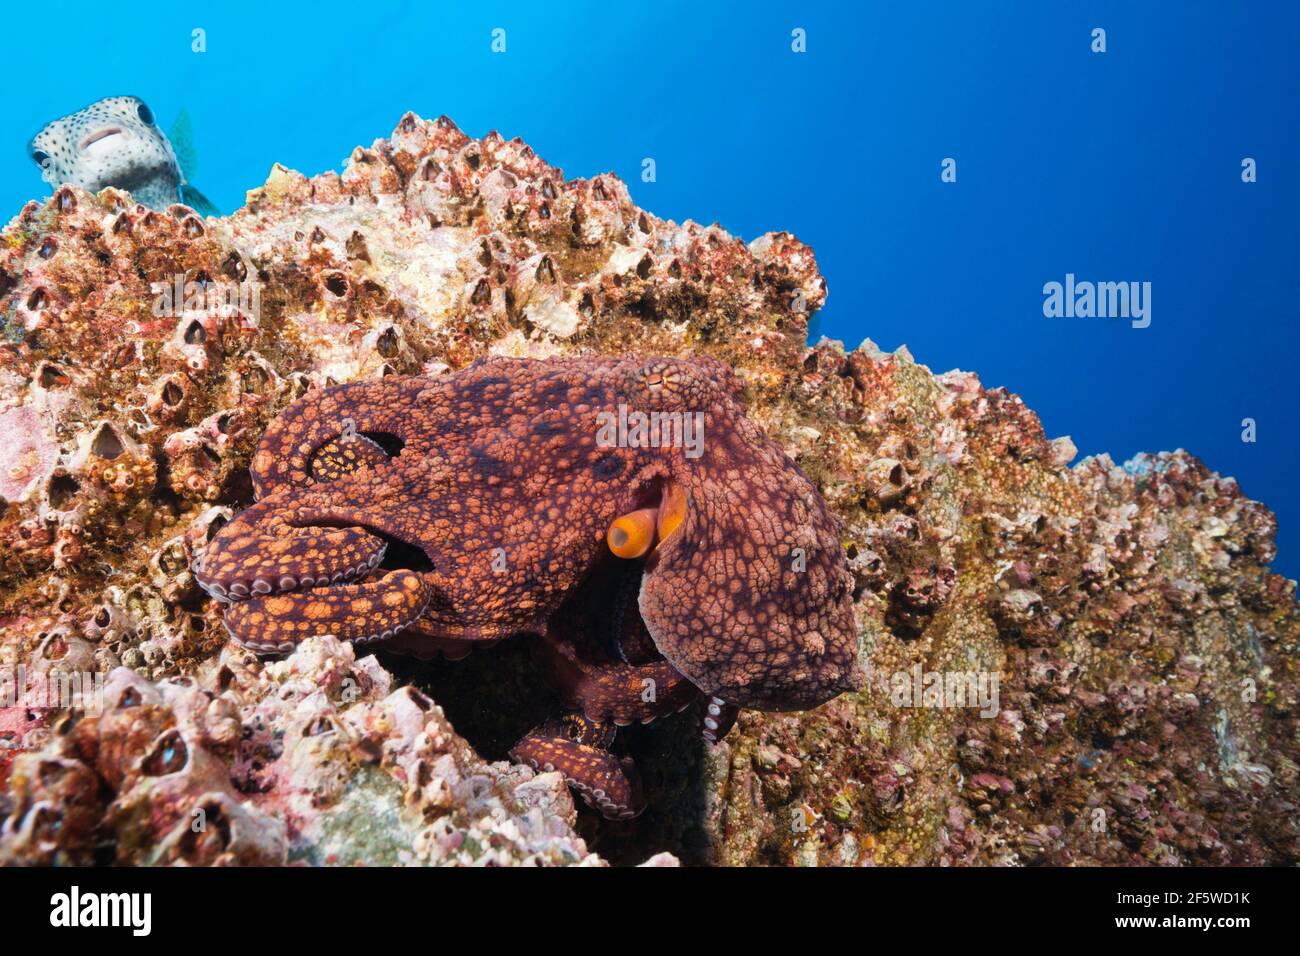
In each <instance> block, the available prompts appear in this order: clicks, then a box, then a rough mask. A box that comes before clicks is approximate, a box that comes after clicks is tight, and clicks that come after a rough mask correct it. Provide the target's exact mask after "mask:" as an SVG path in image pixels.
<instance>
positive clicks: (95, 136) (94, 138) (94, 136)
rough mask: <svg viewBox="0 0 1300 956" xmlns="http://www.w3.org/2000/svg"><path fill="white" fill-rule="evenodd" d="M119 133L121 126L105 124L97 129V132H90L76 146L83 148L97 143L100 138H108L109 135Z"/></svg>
mask: <svg viewBox="0 0 1300 956" xmlns="http://www.w3.org/2000/svg"><path fill="white" fill-rule="evenodd" d="M121 134H122V127H120V126H106V127H104V128H103V129H101V130H99V131H98V132H94V133H91V134H90V135H89V136H87V137H86V138H85V139H83V140H82V141H81V145H80V146H79V147H78V148H79V149H82V150H85V149H86V148H87V147H88V146H90V145H91V144H92V143H98V142H99V141H100V140H102V139H108V137H110V136H120V135H121Z"/></svg>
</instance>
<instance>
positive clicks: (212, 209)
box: [181, 183, 221, 216]
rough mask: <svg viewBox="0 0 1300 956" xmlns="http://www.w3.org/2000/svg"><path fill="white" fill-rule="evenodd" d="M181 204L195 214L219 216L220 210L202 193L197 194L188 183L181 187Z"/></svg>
mask: <svg viewBox="0 0 1300 956" xmlns="http://www.w3.org/2000/svg"><path fill="white" fill-rule="evenodd" d="M181 202H183V203H185V205H187V206H189V207H190V208H191V209H193V210H194V211H195V212H200V213H202V214H203V215H205V216H220V215H221V210H220V209H218V208H217V207H216V206H214V205H213V204H212V200H211V199H209V198H208V197H207V196H205V195H203V193H201V192H199V191H198V190H197V189H195V188H194V187H193V186H191V185H190V184H189V183H185V184H183V185H182V186H181Z"/></svg>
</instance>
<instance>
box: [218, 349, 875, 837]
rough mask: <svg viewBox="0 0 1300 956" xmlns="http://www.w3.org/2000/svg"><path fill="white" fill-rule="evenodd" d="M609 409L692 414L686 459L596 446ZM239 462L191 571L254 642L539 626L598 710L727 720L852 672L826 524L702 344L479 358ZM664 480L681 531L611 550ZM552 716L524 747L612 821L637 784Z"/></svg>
mask: <svg viewBox="0 0 1300 956" xmlns="http://www.w3.org/2000/svg"><path fill="white" fill-rule="evenodd" d="M620 405H621V406H624V407H625V409H626V410H627V411H630V412H635V411H640V412H644V413H652V412H656V411H659V412H684V413H694V412H698V413H701V414H702V416H703V423H704V431H703V442H702V445H701V447H700V449H699V452H700V453H699V454H698V456H695V455H688V454H687V449H686V448H684V447H682V443H680V442H678V443H667V444H666V443H664V442H661V443H659V445H658V446H657V447H619V446H618V445H610V444H609V443H607V442H604V441H602V440H598V435H599V434H600V429H599V424H600V419H599V418H598V416H599V414H600V413H602V412H608V413H611V414H613V415H617V414H618V411H619V407H620ZM626 444H629V445H633V444H635V443H633V442H628V443H626ZM251 474H252V480H253V487H254V490H255V493H256V495H257V498H258V500H257V502H256V503H255V504H253V505H252V506H250V507H249V508H247V509H245V510H244V511H243V512H241V513H240V514H238V515H237V516H236V517H235V518H234V519H233V520H232V521H231V522H230V523H229V524H228V525H227V526H226V527H225V528H223V529H222V530H221V532H220V533H219V534H218V535H217V536H216V537H215V538H214V539H213V541H212V542H211V544H210V545H209V546H208V548H207V549H206V552H205V554H204V555H203V556H202V557H201V559H200V561H199V563H198V564H197V565H196V569H195V572H196V577H197V579H198V581H199V583H200V584H201V585H202V586H203V587H204V588H205V589H206V590H208V592H209V593H211V594H212V595H214V596H216V597H218V598H219V599H222V600H227V601H230V602H231V605H230V607H229V608H228V610H227V612H226V615H225V621H226V625H227V628H228V629H229V631H230V632H231V634H232V636H233V637H234V639H235V640H236V641H238V642H239V643H241V644H244V645H246V646H249V647H251V648H254V649H256V650H259V651H269V652H283V651H287V650H289V649H291V648H292V647H293V646H295V645H296V644H297V643H299V642H300V641H302V640H303V639H305V638H307V637H309V636H312V635H314V634H322V633H333V634H336V635H337V636H339V637H342V638H345V639H350V640H354V641H357V642H367V641H372V640H380V639H390V638H393V637H394V636H395V635H396V636H397V641H396V642H395V643H400V644H401V645H402V646H403V647H404V649H407V650H416V651H417V652H418V651H419V649H420V648H421V642H422V641H423V642H425V643H426V645H427V647H428V648H429V649H430V652H432V651H433V649H437V650H441V651H446V652H449V654H450V653H451V652H450V649H453V648H457V647H462V646H473V645H474V644H475V643H479V642H491V641H495V640H497V639H500V638H502V637H506V636H509V635H512V634H517V633H536V634H540V635H543V638H544V640H546V641H547V645H548V647H549V648H550V650H551V651H552V653H551V655H550V657H551V658H552V659H553V660H554V671H555V677H556V679H557V681H559V682H560V684H561V686H562V687H563V688H565V690H566V695H567V699H568V703H569V706H571V707H572V708H573V711H574V714H575V715H577V716H576V719H581V720H583V721H586V722H588V724H590V725H591V726H595V727H604V726H605V725H606V724H612V725H618V724H626V723H631V722H633V721H645V720H650V719H653V718H655V717H657V716H660V715H661V714H663V713H668V712H671V711H673V710H679V709H682V708H683V707H686V706H688V705H690V704H691V703H692V702H693V701H695V700H697V699H699V697H700V695H701V694H705V695H709V696H710V697H712V698H714V699H713V700H712V701H711V702H710V703H711V712H712V711H717V713H714V714H713V720H714V725H715V727H714V731H715V732H717V731H718V730H719V729H720V730H721V732H723V733H725V727H726V726H729V725H730V720H733V719H734V708H736V707H739V706H746V707H757V708H761V709H769V710H792V709H803V708H808V707H813V706H816V705H817V704H819V703H822V702H823V701H826V700H828V699H830V698H832V697H834V696H835V695H837V694H838V693H840V692H842V691H844V690H848V689H851V688H853V687H855V686H857V685H858V684H859V683H860V680H861V674H860V672H859V670H858V667H857V664H856V659H857V650H858V644H857V634H856V628H855V624H854V617H853V611H852V602H851V585H852V578H851V575H850V573H849V571H848V568H847V564H846V560H845V556H844V552H843V549H842V547H841V544H840V538H839V530H840V524H839V520H838V519H837V518H835V517H834V516H833V515H832V514H831V512H830V511H829V510H828V508H827V507H826V505H825V503H824V502H823V500H822V499H821V497H820V496H819V494H818V493H817V490H816V489H815V488H814V486H813V485H812V484H811V482H809V481H808V479H807V478H806V477H805V476H804V475H803V474H802V472H800V471H799V469H798V468H797V467H796V466H795V465H794V463H793V462H791V461H790V459H789V458H788V457H787V456H786V455H785V454H784V453H782V452H781V450H780V449H779V448H778V447H777V446H776V445H775V444H773V443H772V442H771V441H770V440H769V439H768V438H767V437H766V435H765V434H764V433H763V432H762V430H761V429H760V428H759V427H758V426H757V425H755V424H754V423H753V422H751V421H750V420H749V419H747V418H746V417H745V415H744V413H743V409H742V407H741V405H740V402H739V386H738V383H737V381H736V379H735V377H734V376H733V374H732V373H731V371H730V369H728V368H727V367H726V366H725V365H723V364H721V363H719V362H716V361H714V360H711V359H704V358H694V359H672V358H645V357H637V356H626V357H621V358H620V357H604V356H591V357H582V358H567V359H548V360H544V361H537V360H524V359H506V358H490V359H484V360H480V361H479V362H476V363H475V364H474V365H472V366H470V367H469V368H466V369H464V370H462V371H460V372H456V373H451V374H448V375H444V376H441V377H436V378H423V377H386V378H383V379H379V380H377V381H369V382H358V383H353V384H348V385H341V386H335V387H331V388H326V389H322V390H320V391H317V392H312V393H309V394H308V395H307V396H305V397H304V398H303V399H301V400H299V401H298V402H296V403H295V404H293V405H292V406H290V407H289V408H288V409H287V410H286V411H285V412H284V413H283V414H282V415H281V416H280V417H279V418H278V419H276V420H275V421H274V422H273V423H272V425H271V426H270V428H269V429H268V430H267V432H266V434H265V435H264V436H263V438H262V441H261V443H260V444H259V446H258V448H257V451H256V453H255V455H254V457H253V460H252V464H251ZM669 495H671V496H673V497H674V500H676V501H680V500H681V498H682V496H683V495H684V498H685V502H686V506H685V517H684V519H683V520H682V521H681V523H680V525H676V526H675V530H672V531H671V532H670V533H668V534H667V537H665V538H663V539H662V540H659V541H658V543H657V545H656V546H655V548H654V549H653V550H652V551H651V552H650V553H649V555H648V556H646V557H644V558H641V559H637V560H623V559H620V558H615V557H613V556H612V555H611V554H610V551H609V545H607V544H606V532H607V531H608V529H609V527H610V525H611V523H612V522H613V521H614V520H615V519H616V518H619V517H620V516H622V515H626V514H628V513H630V512H635V511H637V510H638V509H642V508H646V507H652V508H653V507H656V506H657V505H658V504H659V502H660V500H661V499H663V498H665V497H666V496H669ZM620 568H621V569H622V570H620ZM629 575H630V577H629ZM618 581H624V582H625V583H626V582H627V581H630V582H631V587H630V589H628V588H622V586H621V585H619V586H615V585H616V583H617V582H618ZM638 581H639V591H638V590H637V584H638ZM624 591H626V593H627V600H626V601H623V602H622V603H620V604H618V606H617V608H615V606H614V605H612V604H610V603H609V601H610V600H612V597H613V596H614V595H615V594H617V593H623V592H624ZM633 595H635V602H634V603H633V600H632V597H633ZM633 608H635V611H633V610H632V609H633ZM636 612H639V613H636ZM647 680H649V681H651V682H652V683H651V684H647V683H646V681H647ZM647 687H651V688H653V692H650V693H647V691H646V690H645V689H646V688H647ZM724 702H725V703H724ZM556 726H559V725H555V726H552V727H550V729H549V730H548V729H547V728H546V727H543V728H538V730H537V731H534V733H533V734H532V735H530V736H529V738H525V741H521V745H520V746H521V747H523V748H524V749H523V750H521V751H519V752H518V753H517V756H518V755H520V754H523V755H525V756H529V757H531V756H536V755H537V754H538V753H540V752H543V751H545V752H546V753H547V754H548V757H549V758H551V759H547V760H546V761H542V763H551V764H552V765H554V766H555V767H556V768H557V769H562V770H564V771H565V772H566V776H569V778H570V780H571V781H572V782H575V785H580V788H585V789H584V795H587V796H589V795H590V794H592V793H594V792H595V791H600V792H601V793H602V794H603V795H604V796H603V797H601V798H598V799H597V800H595V801H593V802H595V803H596V804H597V805H598V806H599V807H600V808H601V810H602V812H605V813H606V814H607V815H626V813H627V812H628V807H627V806H625V805H623V804H620V803H619V802H618V801H619V800H620V799H622V798H623V797H627V798H628V799H631V798H632V796H633V795H634V794H635V792H636V790H637V788H636V787H635V786H634V785H633V784H632V783H631V782H629V781H628V780H627V779H625V774H623V772H622V771H623V763H622V761H620V760H618V759H617V758H615V757H614V756H613V754H612V753H609V751H608V747H607V746H605V745H604V744H602V743H600V741H603V740H604V737H603V736H602V734H601V733H595V732H592V731H590V728H588V730H586V731H584V735H583V736H584V740H585V739H587V738H590V739H591V740H596V741H597V743H585V742H584V743H582V744H581V747H578V745H577V744H576V743H575V742H574V741H573V740H571V739H567V738H554V732H555V730H556ZM584 726H586V725H584ZM525 745H526V746H525ZM575 748H576V749H575ZM593 754H605V757H604V758H597V757H596V756H593ZM602 784H603V785H602ZM589 799H590V796H589Z"/></svg>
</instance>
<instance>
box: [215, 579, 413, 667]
mask: <svg viewBox="0 0 1300 956" xmlns="http://www.w3.org/2000/svg"><path fill="white" fill-rule="evenodd" d="M432 590H433V589H432V588H431V587H430V586H429V585H428V583H427V582H426V581H425V580H424V577H423V576H422V575H420V574H419V573H417V572H415V571H408V570H405V569H399V570H397V571H390V572H389V573H388V574H386V575H384V576H383V577H382V578H378V579H376V580H371V581H363V582H361V583H360V584H346V585H337V586H334V587H328V588H314V589H311V590H307V591H295V592H290V593H284V594H271V595H267V596H264V597H255V598H252V599H250V600H247V601H241V602H240V603H238V604H235V605H233V606H232V607H231V608H230V610H228V611H227V612H226V614H225V624H226V629H227V630H228V631H229V632H230V634H231V636H232V637H233V638H234V639H235V640H236V641H238V642H239V643H240V644H243V645H244V646H245V647H249V648H252V649H253V650H258V651H270V652H277V653H278V652H283V651H287V650H292V649H293V648H294V647H295V646H296V645H298V644H300V643H302V642H303V641H304V640H306V639H307V638H309V637H316V636H318V635H322V634H333V635H334V636H336V637H337V638H338V639H339V640H342V641H355V642H358V643H364V642H366V641H379V640H386V639H387V638H390V637H392V636H393V635H394V634H397V633H398V632H400V631H401V630H402V629H403V628H405V627H406V626H407V625H409V624H410V623H411V622H412V621H414V620H415V619H416V618H417V617H419V615H420V612H421V611H423V610H424V605H425V604H427V603H428V601H429V597H430V595H431V594H432Z"/></svg>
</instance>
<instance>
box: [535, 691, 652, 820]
mask: <svg viewBox="0 0 1300 956" xmlns="http://www.w3.org/2000/svg"><path fill="white" fill-rule="evenodd" d="M613 737H614V728H613V727H611V726H610V725H609V724H606V723H602V722H600V721H593V720H590V719H588V718H586V717H583V716H582V715H580V714H566V715H564V716H563V717H561V718H558V719H552V720H548V721H547V722H546V723H544V724H542V725H541V726H540V727H538V728H536V729H535V730H533V731H531V732H530V733H528V734H527V735H525V736H524V738H523V739H522V740H520V741H519V743H517V744H515V745H514V747H513V748H511V750H510V756H511V758H512V759H513V760H516V761H518V762H520V763H526V764H528V765H529V766H531V767H532V768H533V769H535V770H542V771H545V772H548V773H549V772H550V771H552V770H556V771H559V772H560V773H561V774H562V775H563V776H564V779H565V781H566V782H567V783H568V784H569V786H571V787H573V788H574V789H575V790H577V791H578V793H579V794H580V795H581V796H582V798H583V800H585V801H586V803H587V804H588V805H589V806H591V807H593V808H594V809H596V810H598V811H600V813H601V815H602V816H604V817H606V818H608V819H611V820H630V819H632V818H633V817H635V816H638V815H639V814H640V813H641V811H642V810H644V809H645V799H644V797H643V796H642V792H641V780H640V777H639V776H638V775H637V772H636V767H635V766H634V765H633V763H632V760H631V758H629V757H619V756H618V755H617V754H614V753H611V752H610V750H609V745H610V744H611V743H612V742H613Z"/></svg>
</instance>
